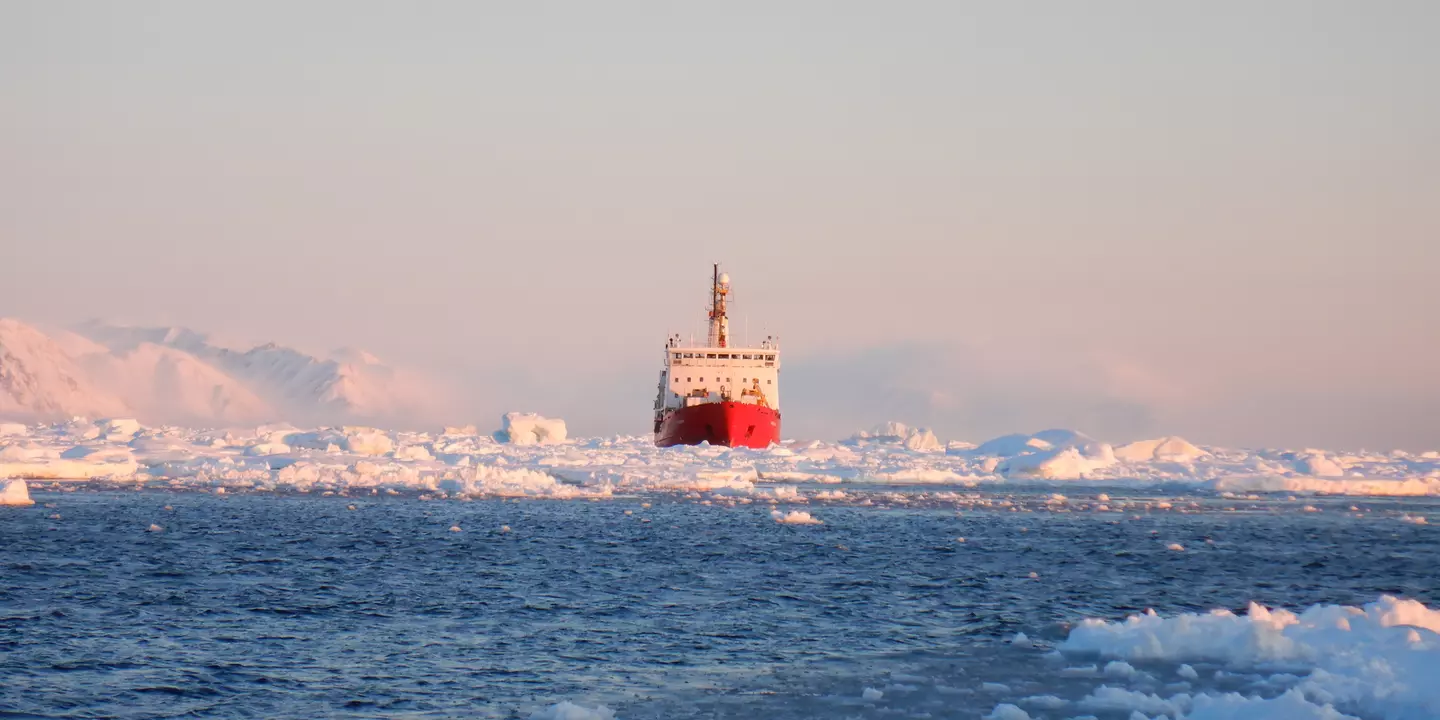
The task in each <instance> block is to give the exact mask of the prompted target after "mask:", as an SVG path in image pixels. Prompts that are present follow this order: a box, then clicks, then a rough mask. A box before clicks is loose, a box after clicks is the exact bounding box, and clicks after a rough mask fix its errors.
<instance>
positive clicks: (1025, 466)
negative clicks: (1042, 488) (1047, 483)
mask: <svg viewBox="0 0 1440 720" xmlns="http://www.w3.org/2000/svg"><path fill="white" fill-rule="evenodd" d="M1114 464H1115V452H1114V450H1113V449H1111V447H1110V446H1109V445H1106V444H1105V443H1094V444H1091V445H1087V446H1085V447H1083V448H1082V447H1074V446H1072V447H1066V448H1057V449H1055V450H1046V451H1043V452H1037V453H1030V454H1027V455H1017V456H1015V457H1012V458H1009V459H1008V460H1006V461H1004V462H1002V463H1000V465H999V466H998V467H997V468H996V470H997V471H998V472H999V473H1000V474H1001V475H1004V476H1005V477H1007V478H1039V479H1044V480H1079V479H1081V478H1084V477H1085V476H1087V475H1090V474H1093V473H1094V472H1095V471H1097V470H1103V469H1105V468H1108V467H1110V466H1111V465H1114Z"/></svg>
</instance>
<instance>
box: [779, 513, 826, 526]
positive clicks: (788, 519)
mask: <svg viewBox="0 0 1440 720" xmlns="http://www.w3.org/2000/svg"><path fill="white" fill-rule="evenodd" d="M770 517H773V518H775V522H778V523H783V524H785V525H824V524H825V521H823V520H821V519H819V518H816V517H812V516H811V515H810V513H808V512H805V511H804V510H791V511H790V512H789V513H787V514H782V513H781V512H780V511H779V510H772V511H771V512H770Z"/></svg>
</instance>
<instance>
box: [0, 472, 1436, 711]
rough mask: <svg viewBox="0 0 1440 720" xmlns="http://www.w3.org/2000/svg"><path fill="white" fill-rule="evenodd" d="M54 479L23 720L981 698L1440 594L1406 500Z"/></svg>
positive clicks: (19, 588) (980, 702)
mask: <svg viewBox="0 0 1440 720" xmlns="http://www.w3.org/2000/svg"><path fill="white" fill-rule="evenodd" d="M1110 492H1111V493H1112V494H1114V491H1113V490H1111V491H1110ZM33 496H34V498H35V500H36V501H37V503H39V504H37V505H36V506H35V507H32V508H0V547H3V556H0V576H3V582H0V717H46V718H100V717H104V718H179V717H187V718H188V717H195V718H202V717H203V718H329V717H335V718H525V717H528V716H529V715H530V714H531V713H533V712H535V711H537V710H540V709H543V708H545V707H547V706H549V705H552V704H554V703H557V702H560V701H562V700H564V701H571V702H575V703H577V704H580V705H585V706H590V707H593V706H595V705H598V704H604V705H606V706H607V707H609V708H611V709H613V710H614V711H615V712H616V715H617V717H619V718H622V719H624V720H634V719H637V718H675V717H700V718H777V719H783V718H894V717H932V718H978V717H981V716H983V715H985V714H986V713H988V712H989V711H990V710H991V708H993V707H994V706H995V704H996V703H997V702H1014V701H1015V700H1016V699H1017V698H1019V697H1022V696H1025V695H1035V694H1042V693H1048V694H1055V695H1058V696H1060V697H1062V698H1072V699H1073V698H1077V697H1079V696H1080V695H1083V694H1084V692H1086V691H1087V690H1088V689H1092V688H1093V687H1094V684H1095V683H1094V681H1093V680H1090V681H1087V682H1081V681H1079V680H1076V679H1074V678H1068V677H1066V676H1065V675H1064V674H1063V673H1061V672H1059V670H1060V668H1062V667H1064V663H1063V662H1061V663H1060V664H1057V660H1056V659H1055V658H1053V657H1047V655H1046V653H1047V651H1048V646H1050V645H1053V644H1054V643H1057V642H1059V641H1060V640H1062V639H1063V638H1064V637H1065V634H1066V632H1067V629H1068V627H1069V624H1070V623H1073V622H1075V621H1077V620H1078V619H1080V618H1083V617H1102V618H1109V619H1118V618H1122V617H1124V616H1125V615H1127V614H1129V613H1134V612H1137V611H1141V610H1143V609H1145V608H1154V609H1155V610H1156V611H1158V612H1160V613H1162V614H1167V613H1174V612H1179V611H1204V610H1208V609H1211V608H1232V609H1235V610H1243V608H1244V607H1245V606H1246V603H1247V602H1249V601H1252V600H1254V601H1258V602H1261V603H1265V604H1272V605H1281V606H1286V607H1289V608H1292V609H1299V608H1303V607H1306V606H1308V605H1310V604H1313V603H1343V604H1351V605H1360V604H1364V603H1366V602H1370V601H1373V600H1374V599H1375V598H1376V597H1377V596H1378V595H1379V594H1381V593H1391V594H1399V595H1403V596H1407V597H1413V598H1416V599H1419V600H1422V601H1424V602H1426V603H1428V604H1430V605H1431V606H1434V605H1435V604H1436V602H1437V601H1440V584H1437V581H1436V565H1435V562H1436V560H1437V558H1440V532H1436V530H1435V528H1434V527H1433V526H1424V525H1415V524H1409V523H1403V522H1399V521H1397V520H1396V519H1395V518H1394V513H1396V512H1398V511H1401V510H1404V511H1407V512H1415V513H1418V514H1426V513H1429V514H1431V515H1432V516H1433V515H1434V514H1435V513H1436V512H1437V510H1440V508H1437V506H1436V505H1435V504H1434V503H1433V502H1432V503H1429V504H1427V503H1426V501H1423V500H1422V501H1399V500H1354V499H1337V500H1317V499H1310V500H1303V501H1298V502H1295V501H1288V500H1285V499H1283V498H1277V499H1274V500H1266V501H1249V502H1246V501H1242V502H1240V503H1239V505H1240V506H1241V509H1240V510H1238V511H1227V510H1225V508H1231V507H1236V506H1237V502H1236V501H1234V500H1223V499H1220V498H1214V497H1211V498H1198V499H1197V502H1198V503H1199V506H1198V507H1194V508H1190V509H1189V511H1188V512H1185V513H1179V512H1173V511H1172V512H1155V513H1143V512H1142V513H1140V514H1138V515H1137V514H1121V513H1110V512H1051V511H1049V510H1046V509H1045V508H1046V505H1045V504H1044V500H1045V495H1044V494H1043V493H1039V492H1037V493H1036V494H1034V495H1026V494H1024V493H1021V494H1020V495H1018V496H1016V498H1017V502H1018V503H1019V504H1020V505H1021V506H1022V507H1023V508H1024V509H1026V510H1031V511H1029V512H1011V511H1009V510H1008V509H996V510H966V511H964V512H961V513H957V512H956V510H955V509H954V508H953V507H943V506H931V507H920V508H915V507H896V506H887V504H886V503H884V502H879V503H877V504H876V505H875V506H868V507H863V506H856V505H853V504H851V505H845V506H841V505H833V506H826V505H812V506H809V507H805V508H804V509H806V510H809V511H810V512H812V513H813V514H814V515H815V516H816V517H818V518H820V519H822V520H823V521H824V523H825V524H823V525H784V524H779V523H776V522H775V521H774V520H773V519H772V518H771V516H770V514H769V513H770V509H771V508H770V506H769V505H768V504H762V503H756V504H754V505H748V506H740V507H719V506H707V505H702V504H698V503H695V502H692V501H687V500H684V499H681V498H675V497H668V496H658V497H649V498H633V499H619V498H617V499H613V500H607V501H603V502H584V501H505V500H479V501H470V502H459V501H422V500H420V499H417V498H407V497H392V498H374V497H365V498H343V497H314V496H275V495H253V496H238V495H232V496H216V495H209V494H199V493H194V494H177V493H166V492H149V491H147V492H118V491H116V492H77V493H55V492H43V491H36V492H33ZM877 497H879V496H877ZM647 502H648V503H653V506H652V507H648V508H647V507H645V506H643V505H642V503H647ZM1306 504H1309V505H1311V506H1313V510H1318V511H1307V510H1306V509H1305V508H1304V505H1306ZM1352 504H1353V505H1359V506H1361V509H1362V510H1365V511H1369V512H1368V513H1367V515H1366V517H1359V518H1357V517H1353V516H1352V514H1351V513H1349V512H1348V508H1349V507H1350V506H1351V505H1352ZM166 506H169V507H170V509H166ZM779 507H780V508H781V509H782V510H788V509H791V508H789V507H787V506H786V505H785V504H784V503H782V504H781V505H780V506H779ZM626 511H630V514H626ZM53 514H59V515H60V518H59V519H52V517H51V516H52V515H53ZM152 524H154V525H157V526H159V527H161V528H163V529H161V530H159V531H149V530H148V528H150V526H151V525H152ZM452 526H458V527H459V528H460V531H458V532H455V531H452V530H451V527H452ZM507 526H508V530H507V529H506V527H507ZM959 538H964V541H963V542H960V541H959V540H958V539H959ZM1171 543H1179V544H1181V545H1183V546H1184V547H1185V548H1186V549H1185V550H1184V551H1183V552H1177V551H1173V550H1169V549H1167V546H1168V545H1169V544H1171ZM1017 632H1024V633H1026V634H1027V635H1028V636H1029V637H1030V638H1032V639H1033V640H1034V641H1035V642H1036V644H1037V646H1038V647H1034V648H1028V647H1017V646H1015V645H1013V644H1011V643H1009V642H1007V640H1008V639H1009V638H1011V637H1012V636H1014V634H1015V633H1017ZM1206 682H1208V683H1209V684H1210V685H1211V686H1214V687H1217V688H1220V689H1232V688H1227V687H1225V686H1226V683H1227V682H1230V683H1232V684H1233V683H1237V682H1240V681H1239V680H1226V679H1224V678H1215V679H1211V680H1205V681H1202V682H1201V685H1200V686H1198V687H1197V689H1198V688H1203V687H1204V686H1205V685H1204V684H1205V683H1206ZM1002 686H1003V687H1002ZM865 688H874V689H876V690H879V691H881V693H882V696H881V697H880V698H878V699H874V698H873V697H872V699H868V700H867V699H866V698H865V697H864V695H863V693H864V690H865ZM1075 714H1081V713H1076V712H1069V713H1066V712H1059V713H1057V714H1054V715H1053V716H1054V717H1068V716H1070V715H1075ZM1098 714H1099V715H1100V716H1101V717H1112V716H1113V717H1126V716H1128V713H1116V714H1113V715H1106V714H1105V713H1103V712H1101V713H1098Z"/></svg>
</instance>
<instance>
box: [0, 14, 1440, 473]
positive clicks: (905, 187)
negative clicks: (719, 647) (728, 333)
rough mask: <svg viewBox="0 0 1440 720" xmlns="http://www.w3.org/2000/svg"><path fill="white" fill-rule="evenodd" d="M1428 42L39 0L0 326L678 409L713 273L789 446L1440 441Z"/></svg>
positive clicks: (609, 421) (886, 22)
mask: <svg viewBox="0 0 1440 720" xmlns="http://www.w3.org/2000/svg"><path fill="white" fill-rule="evenodd" d="M1436 37H1440V4H1437V3H1434V2H1428V1H1426V0H1417V1H1414V2H1401V1H1398V0H1397V1H1394V2H1386V1H1381V2H1373V3H1354V2H1325V1H1311V2H1292V1H1289V0H1274V1H1272V2H1265V3H1253V2H1213V3H1200V4H1194V3H1192V4H1180V3H1153V2H1141V1H1135V2H1119V1H1110V0H1101V1H1099V2H1092V3H1063V2H1048V3H1006V2H973V3H962V2H949V1H945V2H922V1H920V0H914V1H912V2H905V3H875V2H842V1H835V0H832V1H827V2H804V1H800V0H794V1H790V2H782V3H775V2H744V1H742V2H734V3H726V4H724V5H723V6H714V5H712V6H705V5H703V4H698V3H671V2H626V1H624V0H620V1H617V2H610V3H592V2H538V1H537V2H523V3H491V2H479V1H474V2H460V1H455V2H447V1H445V0H430V1H428V2H423V3H396V2H375V1H368V0H349V1H343V2H342V1H329V0H308V1H307V2H300V3H294V2H279V1H278V0H257V1H252V2H211V3H194V2H188V1H186V0H152V1H149V2H145V3H97V2H78V1H71V0H6V1H4V2H0V103H3V111H0V255H3V258H4V261H3V262H0V316H10V317H17V318H20V319H22V320H27V321H31V322H37V323H47V324H52V325H65V324H71V323H77V322H80V321H84V320H86V319H91V318H101V319H106V320H111V321H117V322H125V323H134V324H144V325H184V326H188V327H192V328H197V329H201V330H206V331H211V332H214V333H217V334H220V335H223V336H227V337H236V338H247V339H251V340H254V341H257V342H261V341H272V340H273V341H276V342H280V343H283V344H288V345H294V346H297V347H301V348H304V349H308V350H312V351H319V352H323V351H326V350H329V349H332V348H336V347H340V346H351V347H361V348H364V349H366V350H369V351H371V352H373V353H375V354H377V355H378V356H380V357H381V358H383V359H384V360H386V361H388V362H390V363H392V364H396V365H399V366H402V367H408V368H415V369H417V370H419V371H422V372H424V373H426V374H428V375H430V376H432V377H434V378H436V379H437V380H438V381H440V382H442V383H443V384H444V386H445V387H448V388H451V390H450V394H451V395H452V397H453V399H454V400H455V407H456V408H458V410H457V411H456V412H457V417H456V418H453V419H455V420H463V419H466V418H470V419H473V421H474V422H477V423H478V424H481V425H484V424H487V423H490V422H493V418H495V417H496V416H498V414H499V413H501V412H503V411H505V410H514V409H521V410H534V411H539V412H544V413H547V414H554V415H559V416H561V417H565V418H567V420H569V421H570V423H571V426H572V433H576V432H578V433H582V434H610V433H619V432H626V433H630V432H634V433H643V432H648V431H649V427H650V406H651V402H652V400H653V393H654V388H655V383H656V380H657V377H658V372H659V370H660V361H661V348H662V345H663V342H664V339H665V337H667V335H668V334H669V333H671V332H681V333H683V334H686V335H688V334H689V333H690V332H692V331H693V332H697V333H698V332H701V330H702V328H701V323H702V322H703V312H704V304H705V301H706V291H707V281H708V277H709V273H710V265H711V263H715V262H718V263H721V264H722V266H723V267H724V269H725V270H727V271H728V272H729V273H730V274H731V276H732V278H733V280H734V288H735V298H736V302H735V305H734V308H733V311H734V312H733V327H734V328H735V330H736V331H737V332H741V333H743V332H744V331H745V328H747V327H748V329H749V332H750V334H751V336H752V337H759V336H760V335H761V334H762V333H778V334H779V335H780V337H781V341H782V347H783V348H784V370H783V371H782V383H783V384H784V388H785V390H784V401H785V405H784V422H785V434H786V435H787V436H792V437H802V438H803V437H814V438H825V439H833V438H838V437H843V436H845V435H848V434H849V433H851V432H853V431H854V430H857V429H860V428H864V427H868V426H871V425H874V424H876V423H879V422H882V421H885V420H899V421H903V422H909V423H912V424H922V425H929V426H932V427H934V428H935V430H936V431H937V433H938V434H939V435H940V436H941V438H942V439H947V440H948V439H965V440H972V441H978V440H984V439H986V438H988V437H992V436H995V435H999V434H1002V433H1008V432H1033V431H1038V430H1041V429H1044V428H1048V427H1071V428H1077V429H1080V430H1083V431H1085V432H1088V433H1089V434H1091V435H1093V436H1096V437H1098V438H1101V439H1104V440H1112V441H1125V440H1130V439H1136V438H1141V437H1153V436H1158V435H1169V434H1179V435H1183V436H1185V437H1187V438H1189V439H1191V440H1194V441H1196V442H1202V443H1213V444H1229V445H1240V446H1247V447H1255V446H1269V447H1290V446H1295V447H1299V446H1323V447H1340V448H1362V447H1363V448H1370V449H1390V448H1408V449H1436V448H1440V370H1437V368H1440V282H1437V281H1440V82H1436V74H1437V72H1440V43H1437V42H1435V40H1434V39H1435V38H1436ZM447 419H450V418H447Z"/></svg>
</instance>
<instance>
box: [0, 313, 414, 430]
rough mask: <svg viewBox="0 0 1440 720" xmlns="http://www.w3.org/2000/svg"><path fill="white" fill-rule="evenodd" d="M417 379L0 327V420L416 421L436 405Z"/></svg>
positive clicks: (368, 360) (305, 358) (339, 357)
mask: <svg viewBox="0 0 1440 720" xmlns="http://www.w3.org/2000/svg"><path fill="white" fill-rule="evenodd" d="M437 397H438V393H436V392H435V391H434V389H433V388H430V387H429V386H428V385H426V384H425V383H424V382H423V381H421V380H420V379H419V378H417V377H413V376H410V375H408V374H406V373H403V372H400V371H397V370H396V369H394V368H391V367H389V366H387V365H385V364H383V363H381V362H380V361H379V360H378V359H376V358H375V357H374V356H373V355H370V354H369V353H366V352H364V351H360V350H354V349H348V348H347V349H341V350H337V351H336V352H335V353H334V356H333V357H331V358H320V357H315V356H312V355H308V354H306V353H303V352H300V351H298V350H294V349H292V348H286V347H282V346H279V345H275V344H273V343H271V344H267V345H261V346H258V347H253V348H249V349H246V350H237V349H232V348H228V347H223V346H221V345H219V344H216V343H214V342H212V341H211V340H210V339H209V337H208V336H206V335H204V334H202V333H198V332H195V331H193V330H189V329H186V328H143V327H120V326H113V325H106V324H103V323H98V322H90V323H86V324H84V325H81V326H79V327H77V328H76V329H75V332H55V333H52V334H50V335H47V334H46V333H43V332H41V331H40V330H38V329H36V328H33V327H31V326H29V325H25V324H24V323H20V322H18V321H15V320H0V417H3V418H9V419H21V420H27V421H36V420H39V421H47V420H48V421H54V420H60V419H65V418H69V417H72V416H77V415H79V416H85V417H108V416H117V415H129V416H134V417H139V418H141V419H143V420H145V421H146V422H149V423H157V424H158V423H164V424H172V425H185V426H233V425H254V424H257V423H261V422H266V421H274V420H279V419H286V420H290V421H292V422H300V423H306V424H321V423H346V422H377V421H382V420H383V421H386V422H389V423H418V422H421V421H423V420H426V419H429V418H431V417H433V415H434V413H436V412H437V411H438V409H439V405H440V404H439V403H438V402H437V401H436V399H435V398H437Z"/></svg>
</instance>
